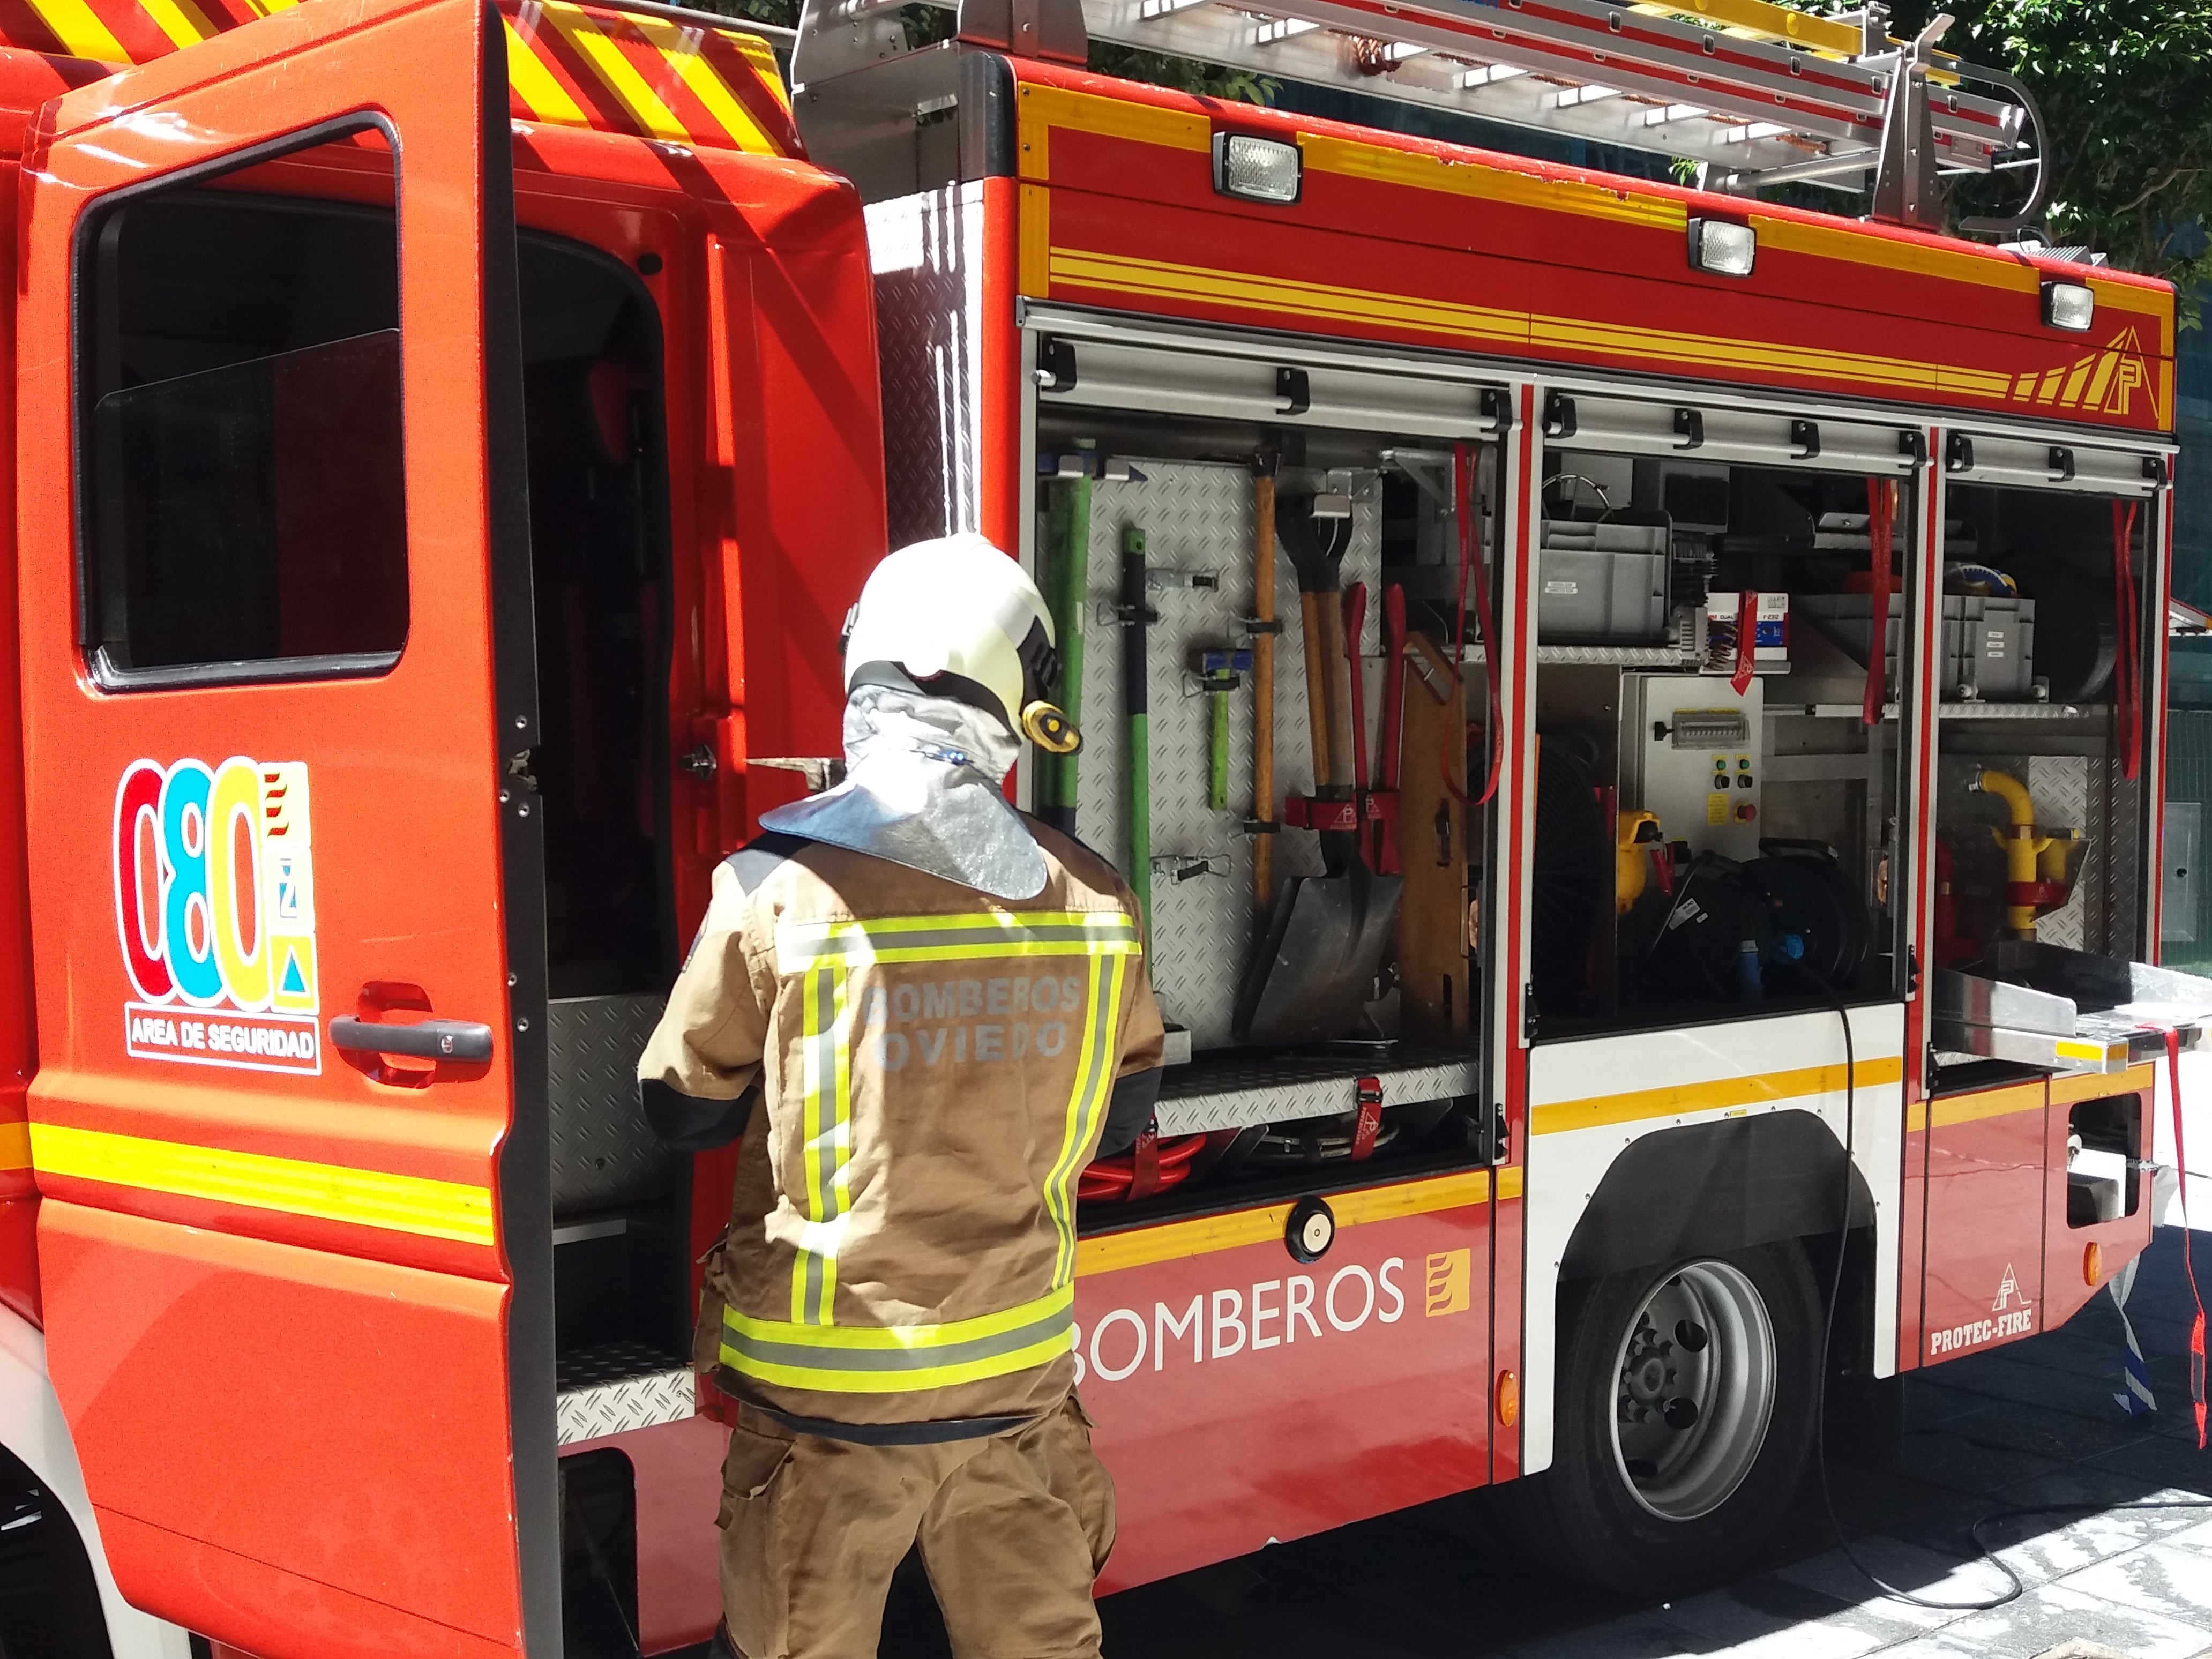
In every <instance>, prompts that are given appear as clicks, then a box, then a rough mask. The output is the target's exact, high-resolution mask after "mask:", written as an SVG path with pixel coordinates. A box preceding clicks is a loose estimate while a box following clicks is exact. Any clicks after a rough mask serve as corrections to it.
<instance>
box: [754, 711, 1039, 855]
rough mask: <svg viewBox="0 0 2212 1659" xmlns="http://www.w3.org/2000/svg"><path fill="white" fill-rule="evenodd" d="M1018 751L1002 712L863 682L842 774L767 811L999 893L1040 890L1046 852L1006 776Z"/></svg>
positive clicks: (848, 714) (805, 832)
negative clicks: (1005, 784) (1010, 796)
mask: <svg viewBox="0 0 2212 1659" xmlns="http://www.w3.org/2000/svg"><path fill="white" fill-rule="evenodd" d="M1020 754H1021V740H1020V739H1019V738H1017V737H1016V736H1015V735H1014V734H1013V732H1012V731H1011V730H1009V729H1008V727H1007V726H1006V722H1005V721H1004V720H1000V718H999V717H998V716H997V715H996V714H987V713H986V712H985V711H984V710H982V709H981V708H976V707H975V706H974V705H973V704H972V703H969V702H961V701H957V700H955V699H953V698H951V697H941V696H930V695H928V694H927V692H925V691H923V690H920V689H919V688H916V687H911V686H906V687H902V686H896V685H884V684H857V685H855V686H854V688H853V690H852V694H851V695H850V696H848V698H847V699H846V702H845V766H846V771H845V781H843V782H842V783H840V784H838V785H837V786H836V787H834V788H831V789H825V790H823V792H822V793H820V794H817V795H809V796H808V797H807V798H806V799H804V800H800V801H793V803H792V804H791V805H787V806H778V807H775V808H773V809H772V810H770V811H767V812H763V814H762V815H761V827H762V828H763V829H769V830H773V831H775V832H777V833H779V834H781V835H789V836H804V837H805V839H807V840H809V841H818V842H824V843H825V844H827V845H829V846H831V847H842V848H847V849H848V850H849V851H852V852H855V853H866V854H870V855H871V856H872V857H875V858H879V859H886V860H890V862H891V863H893V864H898V865H903V866H906V867H907V868H908V869H909V870H919V871H921V872H922V873H923V874H925V875H931V876H938V877H940V878H943V879H945V880H946V881H950V882H957V883H958V884H960V885H961V886H963V887H971V888H974V889H975V890H977V891H978V892H983V893H988V894H990V895H991V896H993V897H994V898H1002V899H1026V898H1035V897H1036V896H1037V895H1038V894H1039V893H1041V892H1042V891H1043V890H1044V885H1045V860H1044V852H1043V849H1042V848H1040V847H1038V845H1037V843H1036V838H1035V837H1034V836H1031V835H1030V830H1029V825H1028V824H1027V823H1024V821H1023V819H1022V816H1021V814H1020V813H1018V812H1017V811H1015V810H1014V809H1013V807H1012V805H1009V804H1008V803H1007V800H1006V795H1005V793H1003V791H1002V789H1001V787H1000V784H1001V781H1002V780H1003V779H1004V778H1005V777H1006V774H1007V773H1008V772H1010V771H1012V769H1013V765H1014V762H1015V760H1016V759H1017V758H1018V757H1019V756H1020Z"/></svg>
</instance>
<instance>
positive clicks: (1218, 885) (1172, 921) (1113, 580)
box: [1076, 454, 1383, 1127]
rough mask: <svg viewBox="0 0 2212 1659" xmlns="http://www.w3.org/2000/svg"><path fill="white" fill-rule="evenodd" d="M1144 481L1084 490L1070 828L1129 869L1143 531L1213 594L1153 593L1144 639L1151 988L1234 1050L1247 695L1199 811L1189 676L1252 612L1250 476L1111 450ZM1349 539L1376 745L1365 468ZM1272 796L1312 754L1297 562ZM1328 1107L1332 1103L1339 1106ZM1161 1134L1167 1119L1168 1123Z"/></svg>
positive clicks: (1310, 843) (1247, 876)
mask: <svg viewBox="0 0 2212 1659" xmlns="http://www.w3.org/2000/svg"><path fill="white" fill-rule="evenodd" d="M1115 459H1127V460H1129V461H1130V462H1131V463H1132V464H1133V465H1134V466H1135V468H1136V470H1137V471H1139V472H1141V473H1142V474H1144V477H1143V478H1142V479H1141V480H1131V481H1129V482H1127V483H1099V484H1097V486H1095V487H1094V489H1093V490H1092V492H1091V567H1090V577H1091V580H1090V588H1091V604H1090V606H1089V608H1088V611H1087V612H1086V616H1085V621H1086V624H1087V627H1086V633H1085V651H1084V659H1083V720H1082V724H1083V753H1082V757H1081V763H1080V772H1079V783H1078V788H1079V796H1078V800H1077V807H1076V832H1077V834H1078V835H1079V836H1081V837H1082V838H1083V840H1084V841H1085V842H1086V843H1088V844H1089V845H1090V846H1091V847H1092V848H1096V849H1097V851H1098V852H1099V853H1100V854H1103V855H1104V856H1105V857H1107V858H1109V859H1111V860H1113V861H1114V863H1115V866H1116V867H1117V868H1121V869H1122V870H1123V871H1124V872H1126V871H1127V864H1128V840H1127V795H1126V793H1125V789H1126V784H1127V772H1126V768H1127V756H1128V741H1127V738H1128V732H1127V721H1126V720H1124V719H1123V717H1122V710H1123V709H1125V708H1127V698H1126V697H1125V696H1124V695H1123V693H1122V687H1121V629H1120V626H1119V624H1118V623H1116V622H1115V618H1114V605H1115V596H1116V593H1117V591H1118V589H1119V586H1120V584H1121V532H1122V530H1123V528H1124V527H1125V526H1133V527H1135V528H1138V529H1141V530H1143V531H1144V532H1146V558H1147V559H1148V561H1149V562H1151V564H1152V567H1153V568H1156V569H1161V570H1172V571H1180V572H1185V573H1191V572H1203V573H1209V574H1212V575H1214V576H1216V577H1217V578H1218V586H1215V587H1213V588H1211V589H1204V588H1192V587H1188V586H1176V587H1167V588H1164V589H1158V590H1155V592H1153V595H1152V608H1153V609H1154V610H1156V611H1158V612H1159V618H1160V619H1159V621H1158V623H1154V624H1153V625H1152V628H1151V629H1150V630H1149V656H1148V667H1149V674H1148V676H1147V690H1148V691H1149V694H1150V702H1151V705H1152V720H1151V738H1152V854H1153V861H1154V865H1155V870H1154V873H1153V876H1152V918H1151V921H1152V949H1151V953H1150V963H1151V968H1152V985H1153V989H1154V991H1155V992H1156V994H1158V997H1159V1000H1160V1006H1161V1009H1162V1011H1163V1012H1164V1013H1165V1014H1166V1016H1167V1018H1169V1019H1170V1020H1171V1021H1173V1022H1175V1023H1176V1024H1182V1025H1185V1026H1188V1028H1189V1030H1190V1033H1191V1044H1192V1047H1193V1048H1194V1049H1200V1050H1203V1049H1208V1048H1221V1047H1224V1046H1225V1045H1226V1044H1227V1043H1228V1042H1230V1026H1231V1016H1232V1013H1233V1012H1234V1009H1235V1006H1236V1000H1237V987H1239V985H1240V984H1241V983H1242V982H1243V975H1244V969H1245V965H1246V963H1249V961H1250V959H1251V955H1252V938H1253V908H1254V906H1253V902H1252V849H1251V841H1250V838H1249V836H1246V835H1245V834H1244V833H1243V829H1242V825H1243V821H1244V819H1245V818H1246V817H1249V816H1250V814H1251V811H1252V730H1253V724H1252V723H1253V709H1252V691H1251V687H1250V684H1249V681H1248V682H1247V684H1245V685H1244V686H1243V687H1242V688H1240V689H1239V690H1237V691H1235V692H1232V693H1231V694H1230V696H1231V701H1230V720H1229V727H1230V730H1229V805H1228V807H1227V809H1226V810H1225V811H1219V812H1216V811H1212V810H1211V809H1210V808H1209V807H1208V806H1207V805H1206V744H1207V734H1208V731H1209V720H1210V714H1211V711H1210V710H1209V708H1208V707H1207V703H1206V696H1205V695H1204V694H1203V693H1202V692H1200V690H1199V689H1198V684H1197V680H1196V678H1195V677H1194V675H1193V674H1192V672H1191V671H1190V662H1191V657H1192V653H1194V651H1196V650H1197V649H1199V648H1200V647H1206V646H1218V645H1225V644H1228V643H1231V642H1232V641H1235V642H1242V641H1243V634H1242V631H1241V630H1240V629H1238V627H1237V619H1238V618H1239V617H1249V616H1251V615H1252V614H1253V610H1254V603H1253V592H1252V543H1253V483H1252V475H1251V474H1250V472H1249V471H1246V470H1245V469H1244V468H1243V467H1241V466H1230V465H1206V464H1203V463H1198V462H1185V461H1154V460H1147V459H1145V458H1144V457H1143V456H1141V455H1136V454H1130V455H1127V456H1126V457H1125V456H1122V455H1120V454H1117V455H1116V457H1115ZM1355 476H1356V477H1357V478H1358V488H1357V489H1355V491H1354V493H1353V501H1352V541H1351V545H1350V548H1349V549H1348V550H1347V551H1346V555H1345V558H1344V580H1345V582H1346V585H1347V586H1349V585H1350V584H1351V583H1352V582H1355V581H1363V582H1365V583H1366V584H1367V587H1368V605H1367V620H1366V625H1365V627H1364V629H1363V630H1362V635H1361V656H1362V661H1363V665H1364V669H1365V682H1366V695H1367V720H1368V726H1369V733H1370V744H1369V755H1370V761H1369V764H1370V767H1371V766H1372V764H1373V758H1372V757H1373V754H1374V744H1373V743H1372V741H1371V738H1372V737H1373V734H1374V732H1375V730H1376V722H1377V721H1378V720H1379V719H1380V718H1381V704H1382V684H1383V665H1382V661H1381V650H1382V647H1381V644H1380V637H1381V627H1382V620H1381V613H1382V600H1381V595H1380V592H1378V590H1377V579H1378V575H1379V573H1380V571H1381V568H1382V490H1381V487H1380V483H1379V481H1378V480H1377V478H1376V476H1375V475H1374V474H1373V473H1363V474H1358V475H1355ZM1275 571H1276V592H1275V614H1276V616H1277V617H1279V618H1280V619H1281V621H1282V625H1283V631H1282V633H1281V634H1279V635H1277V636H1276V642H1275V786H1276V791H1277V794H1278V798H1280V797H1282V796H1285V795H1291V794H1301V793H1310V791H1311V790H1312V788H1313V782H1314V767H1313V761H1312V755H1311V750H1312V744H1311V739H1310V736H1309V732H1308V727H1307V724H1306V678H1305V640H1304V630H1303V629H1302V627H1301V623H1300V618H1299V612H1298V593H1297V580H1296V577H1295V575H1294V574H1293V573H1292V571H1291V562H1290V560H1289V559H1288V558H1287V557H1285V556H1283V555H1282V554H1281V553H1280V552H1278V554H1277V556H1276V561H1275ZM1274 839H1275V843H1276V845H1275V879H1276V882H1277V884H1278V889H1279V888H1280V884H1282V883H1283V882H1285V881H1286V880H1289V879H1291V878H1293V877H1298V876H1317V875H1319V874H1321V873H1322V863H1321V854H1320V850H1319V848H1318V846H1317V844H1316V841H1315V838H1314V837H1313V836H1311V835H1310V834H1308V833H1306V832H1304V831H1303V830H1296V829H1285V830H1283V831H1281V832H1280V833H1279V834H1278V835H1277V836H1275V838H1274ZM1174 860H1188V861H1189V862H1190V863H1191V864H1193V865H1196V864H1199V863H1200V862H1201V861H1202V862H1203V863H1204V864H1205V866H1206V873H1204V874H1199V875H1194V876H1193V877H1191V878H1188V879H1186V880H1180V881H1178V880H1176V878H1175V876H1174V873H1173V870H1172V868H1171V867H1170V868H1166V869H1163V868H1160V867H1158V866H1161V865H1162V864H1163V863H1164V862H1165V863H1170V864H1171V863H1172V861H1174ZM1328 1109H1329V1110H1334V1109H1335V1108H1334V1107H1331V1108H1328ZM1163 1127H1164V1120H1163Z"/></svg>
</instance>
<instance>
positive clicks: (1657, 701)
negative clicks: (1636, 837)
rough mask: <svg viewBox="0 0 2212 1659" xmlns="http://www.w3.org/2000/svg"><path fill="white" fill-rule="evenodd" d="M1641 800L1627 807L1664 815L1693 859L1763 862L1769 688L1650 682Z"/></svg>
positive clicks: (1665, 829)
mask: <svg viewBox="0 0 2212 1659" xmlns="http://www.w3.org/2000/svg"><path fill="white" fill-rule="evenodd" d="M1640 701H1641V707H1642V719H1641V721H1640V722H1639V725H1640V728H1641V739H1642V740H1641V742H1640V743H1639V744H1638V745H1637V750H1638V752H1639V755H1640V760H1639V764H1638V775H1637V778H1636V786H1635V787H1636V792H1637V799H1635V800H1633V801H1627V800H1624V801H1623V802H1622V803H1621V804H1622V805H1623V806H1625V807H1626V806H1634V807H1638V808H1641V809H1642V810H1643V811H1646V812H1654V813H1656V814H1657V815H1658V817H1659V827H1660V829H1661V831H1662V833H1663V834H1664V835H1665V836H1666V838H1667V839H1668V841H1686V842H1689V844H1690V850H1691V851H1692V852H1693V853H1718V854H1722V855H1723V856H1724V857H1727V858H1732V859H1746V860H1748V859H1755V858H1757V857H1758V856H1759V836H1761V835H1762V834H1764V833H1765V829H1764V828H1763V826H1762V825H1761V824H1760V823H1759V794H1760V789H1759V783H1760V774H1761V772H1762V771H1763V769H1764V767H1763V757H1764V755H1765V744H1764V742H1763V736H1764V732H1763V726H1764V718H1765V701H1766V699H1765V688H1764V687H1763V686H1762V685H1761V684H1759V682H1758V681H1757V680H1753V682H1752V683H1751V684H1750V685H1749V686H1748V687H1747V688H1746V689H1745V690H1744V691H1743V693H1742V694H1741V696H1739V695H1737V693H1736V692H1735V690H1734V688H1733V687H1731V686H1730V685H1729V682H1728V681H1726V680H1724V679H1718V678H1712V677H1711V676H1708V675H1702V674H1653V675H1648V676H1645V677H1644V679H1643V690H1642V696H1641V700H1640Z"/></svg>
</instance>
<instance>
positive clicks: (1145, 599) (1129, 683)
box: [1115, 525, 1159, 935]
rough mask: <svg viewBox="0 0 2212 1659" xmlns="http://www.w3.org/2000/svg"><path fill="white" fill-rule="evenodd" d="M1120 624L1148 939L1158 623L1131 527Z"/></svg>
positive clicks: (1133, 881)
mask: <svg viewBox="0 0 2212 1659" xmlns="http://www.w3.org/2000/svg"><path fill="white" fill-rule="evenodd" d="M1115 613H1116V615H1117V616H1118V617H1120V619H1121V695H1122V703H1123V708H1124V709H1125V711H1126V712H1127V715H1128V719H1129V754H1128V761H1127V773H1126V776H1127V793H1128V817H1129V865H1128V870H1127V875H1128V878H1129V885H1130V886H1131V887H1132V888H1133V889H1134V890H1135V891H1136V895H1137V918H1138V921H1139V925H1141V926H1142V927H1144V928H1145V929H1146V933H1147V934H1148V935H1149V933H1150V931H1151V927H1152V695H1151V685H1150V676H1151V672H1152V669H1151V665H1150V662H1149V661H1148V659H1147V656H1146V639H1145V629H1146V624H1147V623H1153V622H1157V621H1158V620H1159V617H1158V613H1157V612H1156V611H1153V609H1152V605H1151V604H1150V603H1149V596H1148V594H1147V593H1146V582H1145V532H1143V531H1141V530H1139V529H1138V528H1137V527H1136V526H1133V525H1131V526H1127V527H1125V528H1124V529H1123V530H1122V532H1121V601H1120V603H1119V604H1118V605H1115Z"/></svg>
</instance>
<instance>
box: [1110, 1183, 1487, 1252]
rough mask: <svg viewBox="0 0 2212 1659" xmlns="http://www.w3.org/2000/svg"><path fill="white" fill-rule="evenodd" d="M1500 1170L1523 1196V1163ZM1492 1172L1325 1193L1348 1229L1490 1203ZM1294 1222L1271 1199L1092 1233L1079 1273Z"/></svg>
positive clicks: (1276, 1237)
mask: <svg viewBox="0 0 2212 1659" xmlns="http://www.w3.org/2000/svg"><path fill="white" fill-rule="evenodd" d="M1496 1174H1497V1177H1498V1201H1499V1202H1500V1203H1504V1202H1505V1201H1506V1200H1510V1199H1516V1198H1518V1197H1520V1196H1521V1170H1520V1167H1519V1166H1518V1165H1517V1164H1514V1165H1508V1166H1507V1167H1505V1168H1504V1169H1501V1170H1498V1171H1497V1172H1496ZM1491 1175H1492V1171H1490V1170H1463V1171H1462V1172H1461V1173H1459V1174H1457V1175H1448V1176H1433V1177H1431V1178H1430V1179H1428V1180H1425V1181H1399V1182H1392V1183H1391V1184H1390V1185H1389V1186H1387V1187H1364V1188H1359V1189H1358V1190H1357V1191H1354V1192H1348V1193H1328V1194H1323V1196H1324V1197H1325V1198H1326V1199H1327V1200H1328V1207H1329V1211H1330V1213H1332V1214H1333V1215H1334V1216H1335V1217H1336V1225H1337V1227H1338V1230H1339V1231H1341V1230H1343V1229H1344V1228H1346V1227H1358V1226H1362V1225H1365V1224H1366V1223H1368V1222H1370V1221H1395V1220H1397V1219H1399V1218H1401V1217H1404V1216H1412V1215H1430V1214H1433V1213H1434V1212H1437V1211H1438V1210H1457V1209H1463V1208H1465V1207H1466V1206H1468V1205H1470V1204H1480V1203H1483V1202H1485V1201H1486V1200H1488V1198H1489V1197H1490V1182H1491ZM1290 1222H1291V1206H1290V1205H1288V1204H1270V1205H1268V1206H1266V1207H1264V1208H1261V1209H1257V1210H1233V1211H1231V1212H1229V1213H1227V1214H1225V1215H1208V1216H1199V1217H1196V1218H1194V1219H1192V1220H1189V1221H1171V1222H1168V1223H1166V1224H1165V1225H1161V1226H1158V1227H1134V1228H1132V1229H1130V1230H1129V1231H1127V1232H1118V1233H1103V1234H1100V1235H1097V1237H1091V1238H1086V1239H1085V1240H1084V1241H1083V1243H1082V1244H1081V1245H1080V1246H1079V1248H1078V1249H1077V1252H1076V1265H1075V1272H1076V1276H1077V1277H1078V1278H1081V1279H1087V1278H1090V1277H1091V1275H1092V1274H1094V1273H1118V1272H1120V1271H1121V1269H1123V1268H1125V1267H1150V1266H1152V1264H1153V1263H1154V1262H1156V1261H1183V1260H1186V1259H1188V1257H1191V1256H1198V1255H1212V1254H1214V1252H1216V1251H1217V1250H1234V1249H1240V1248H1241V1247H1243V1246H1244V1245H1247V1244H1267V1243H1281V1242H1282V1239H1283V1233H1284V1230H1285V1228H1287V1227H1288V1226H1289V1225H1290Z"/></svg>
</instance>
